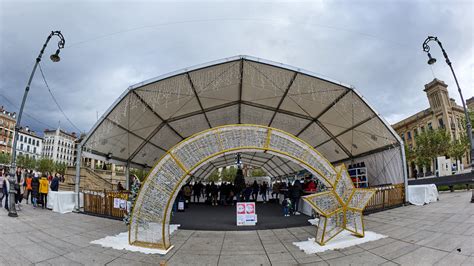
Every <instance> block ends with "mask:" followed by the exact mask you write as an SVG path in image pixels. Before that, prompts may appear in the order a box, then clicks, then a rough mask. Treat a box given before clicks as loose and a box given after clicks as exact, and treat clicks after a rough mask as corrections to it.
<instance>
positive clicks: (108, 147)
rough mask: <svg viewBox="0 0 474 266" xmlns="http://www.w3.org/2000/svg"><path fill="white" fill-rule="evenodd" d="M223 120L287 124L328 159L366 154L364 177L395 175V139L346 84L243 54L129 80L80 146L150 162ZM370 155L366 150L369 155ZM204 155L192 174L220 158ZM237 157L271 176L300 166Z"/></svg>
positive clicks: (382, 179) (389, 179) (391, 178)
mask: <svg viewBox="0 0 474 266" xmlns="http://www.w3.org/2000/svg"><path fill="white" fill-rule="evenodd" d="M228 124H257V125H263V126H268V127H272V128H277V129H281V130H283V131H285V132H289V133H291V134H293V135H295V136H297V137H299V138H301V139H302V140H304V141H306V142H307V143H309V144H310V145H311V146H313V147H315V148H316V149H317V150H318V151H319V152H320V153H321V154H322V155H323V156H324V157H326V158H327V159H328V160H329V161H330V162H332V163H340V162H350V161H354V160H358V159H360V158H367V160H366V165H367V164H369V166H368V167H371V168H372V167H375V168H374V169H368V173H369V175H371V177H372V178H371V177H370V176H369V183H371V182H372V183H373V184H371V185H376V184H379V183H403V182H404V176H405V175H404V171H403V168H404V163H403V160H404V159H402V151H401V149H399V147H400V146H402V145H401V143H402V142H401V140H400V138H399V137H398V136H397V134H396V133H395V131H393V129H392V128H391V127H390V125H389V124H388V123H387V122H386V121H385V120H384V119H383V118H382V117H381V116H380V115H379V114H378V113H377V112H376V111H375V110H374V109H373V108H372V107H371V106H370V105H369V104H368V103H367V101H366V100H365V99H364V98H363V97H362V96H361V95H360V94H359V93H358V92H357V91H356V90H355V89H354V88H353V87H352V86H348V85H345V84H342V83H340V82H337V81H333V80H330V79H328V78H322V77H320V76H318V75H316V74H314V73H311V72H308V71H304V70H301V69H299V68H295V67H291V66H287V65H283V64H280V63H276V62H271V61H267V60H263V59H260V58H255V57H249V56H237V57H232V58H226V59H223V60H219V61H216V62H211V63H208V64H205V65H200V66H195V67H190V68H186V69H184V70H181V71H177V72H173V73H170V74H167V75H163V76H160V77H157V78H153V79H150V80H148V81H144V82H142V83H139V84H136V85H134V86H131V87H129V88H128V89H127V90H126V91H125V92H124V93H123V94H122V96H121V97H120V98H119V99H118V100H117V101H116V102H115V103H114V104H113V105H112V106H111V107H110V108H109V110H108V111H107V112H106V113H105V114H104V115H103V116H102V117H101V119H100V120H99V121H98V122H97V123H96V125H94V127H93V128H92V130H91V131H90V132H89V134H88V135H87V136H86V138H84V140H83V142H82V147H83V148H84V150H85V151H86V152H87V154H93V155H94V156H99V157H102V158H104V159H105V158H107V159H108V160H109V161H113V162H116V163H117V162H123V164H127V163H128V164H129V165H132V166H133V167H142V168H150V167H151V166H152V165H154V164H155V162H157V160H158V159H159V158H161V157H162V156H163V155H164V154H166V152H167V151H168V150H169V149H170V148H171V147H173V146H174V145H176V144H177V143H179V142H180V141H182V140H184V139H185V138H187V137H189V136H191V135H193V134H196V133H198V132H201V131H203V130H206V129H209V128H213V127H217V126H222V125H228ZM374 154H375V156H372V155H374ZM222 159H223V160H224V161H222V160H219V161H218V162H216V163H215V164H213V163H210V164H209V165H208V166H207V167H206V168H205V169H203V170H202V171H198V172H196V174H195V176H196V177H198V178H205V177H206V176H208V175H209V174H210V173H211V172H212V171H213V169H215V168H217V167H218V166H221V165H224V164H226V165H229V164H233V163H235V159H234V158H229V157H226V158H222ZM242 160H243V161H244V163H248V164H250V165H255V166H259V167H262V168H263V169H265V171H267V173H268V174H269V175H270V176H273V177H278V176H283V175H288V174H291V173H294V172H297V171H299V170H301V169H302V168H301V166H298V165H296V164H294V163H291V162H290V161H288V160H286V159H281V158H278V157H275V156H274V155H268V154H265V155H263V156H262V155H256V154H253V153H247V154H246V155H245V156H243V158H242Z"/></svg>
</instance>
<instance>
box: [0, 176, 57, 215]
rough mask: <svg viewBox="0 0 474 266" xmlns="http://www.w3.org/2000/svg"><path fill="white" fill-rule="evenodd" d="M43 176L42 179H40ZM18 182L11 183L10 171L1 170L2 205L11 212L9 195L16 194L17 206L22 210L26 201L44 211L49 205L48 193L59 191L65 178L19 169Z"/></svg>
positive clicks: (0, 200) (0, 197) (0, 198)
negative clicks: (22, 205) (22, 204)
mask: <svg viewBox="0 0 474 266" xmlns="http://www.w3.org/2000/svg"><path fill="white" fill-rule="evenodd" d="M40 176H41V177H40ZM15 177H16V182H15V183H14V184H11V183H10V180H9V172H8V169H6V168H4V169H0V186H1V190H0V191H1V195H0V203H1V205H2V206H3V207H4V208H5V209H7V210H9V207H10V205H9V200H10V198H9V193H10V192H11V191H13V192H14V194H15V198H14V200H15V206H16V208H17V209H18V210H21V203H22V202H23V200H25V202H26V204H29V203H31V204H33V207H34V208H36V207H38V206H41V207H42V208H43V209H44V208H46V206H47V204H48V192H49V191H50V190H51V191H58V189H59V183H60V182H64V177H63V176H61V175H59V174H55V175H54V176H53V175H52V174H49V173H43V174H41V173H39V172H35V171H33V170H27V169H21V168H18V169H17V171H16V172H15Z"/></svg>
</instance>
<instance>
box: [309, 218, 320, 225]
mask: <svg viewBox="0 0 474 266" xmlns="http://www.w3.org/2000/svg"><path fill="white" fill-rule="evenodd" d="M308 222H309V223H310V224H312V225H316V226H318V224H319V219H318V218H314V219H309V220H308Z"/></svg>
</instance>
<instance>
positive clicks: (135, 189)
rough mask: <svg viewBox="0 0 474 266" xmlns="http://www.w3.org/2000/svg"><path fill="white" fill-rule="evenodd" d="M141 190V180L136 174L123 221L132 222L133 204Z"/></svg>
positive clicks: (127, 223)
mask: <svg viewBox="0 0 474 266" xmlns="http://www.w3.org/2000/svg"><path fill="white" fill-rule="evenodd" d="M139 190H140V180H138V178H137V177H136V176H133V183H132V188H131V190H130V196H129V197H128V204H127V214H126V215H125V217H123V222H124V223H125V224H126V225H129V224H130V217H131V216H132V212H133V205H134V204H135V200H136V199H137V196H138V191H139ZM128 206H130V207H128Z"/></svg>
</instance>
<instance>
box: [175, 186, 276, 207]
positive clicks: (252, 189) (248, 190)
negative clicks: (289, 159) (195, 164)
mask: <svg viewBox="0 0 474 266" xmlns="http://www.w3.org/2000/svg"><path fill="white" fill-rule="evenodd" d="M267 194H268V184H267V182H263V183H262V184H258V183H257V181H254V182H253V183H252V184H246V185H245V187H244V188H239V187H237V186H235V185H234V183H232V182H223V183H222V184H220V185H217V184H216V183H214V182H211V183H207V184H206V185H204V184H203V183H202V182H201V181H199V182H197V183H195V184H191V183H186V184H185V185H184V186H183V187H182V189H181V191H180V192H179V193H178V201H179V200H182V201H185V202H186V203H189V202H191V199H192V200H193V201H194V202H195V203H196V202H200V201H201V197H202V198H203V199H204V202H206V203H209V204H210V205H212V206H217V205H234V202H235V201H246V202H249V201H257V198H258V195H261V197H262V200H263V202H264V203H266V202H267V201H268V199H267Z"/></svg>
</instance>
